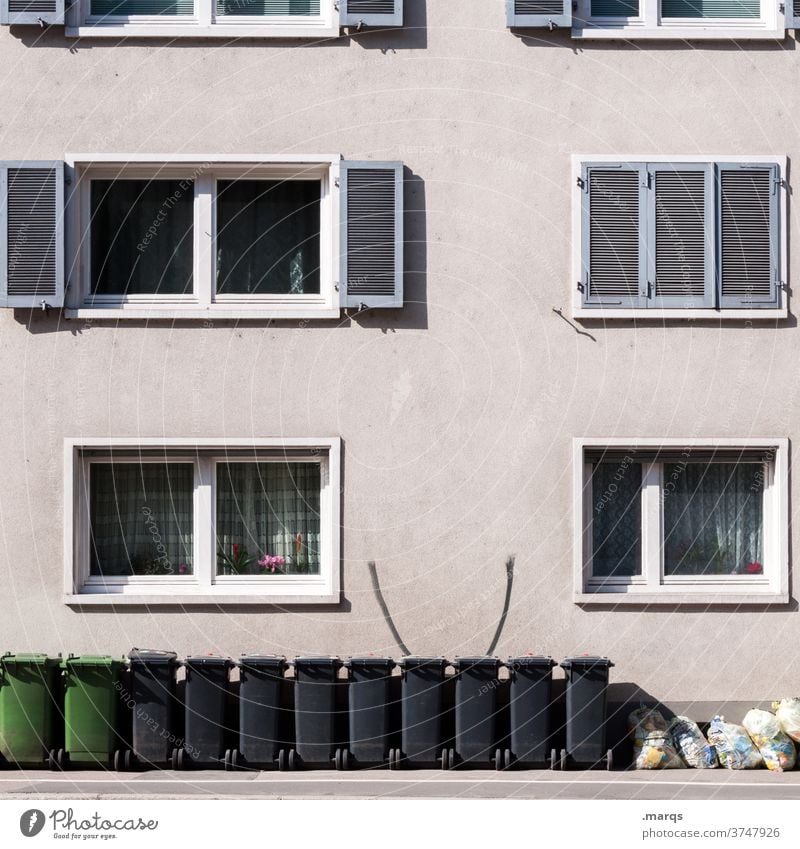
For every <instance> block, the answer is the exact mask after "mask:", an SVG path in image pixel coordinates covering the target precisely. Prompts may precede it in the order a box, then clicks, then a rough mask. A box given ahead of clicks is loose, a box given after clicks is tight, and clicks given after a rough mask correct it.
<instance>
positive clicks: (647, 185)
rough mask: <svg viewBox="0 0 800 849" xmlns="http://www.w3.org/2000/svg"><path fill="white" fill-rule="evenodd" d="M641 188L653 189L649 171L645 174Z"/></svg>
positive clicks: (651, 176)
mask: <svg viewBox="0 0 800 849" xmlns="http://www.w3.org/2000/svg"><path fill="white" fill-rule="evenodd" d="M642 186H643V187H644V188H645V189H652V188H653V175H652V174H651V173H650V172H649V171H647V172H646V173H645V177H644V182H643V183H642Z"/></svg>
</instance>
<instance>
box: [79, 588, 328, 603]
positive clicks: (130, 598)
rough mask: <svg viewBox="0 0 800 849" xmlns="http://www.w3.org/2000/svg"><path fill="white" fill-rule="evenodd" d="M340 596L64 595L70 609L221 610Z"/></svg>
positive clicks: (325, 592) (294, 592)
mask: <svg viewBox="0 0 800 849" xmlns="http://www.w3.org/2000/svg"><path fill="white" fill-rule="evenodd" d="M340 601H341V598H340V596H339V593H336V592H329V591H328V590H327V589H324V590H321V591H319V592H318V593H316V592H315V594H314V595H305V594H302V593H301V594H298V593H297V588H296V587H295V588H294V589H293V590H292V594H288V593H287V594H286V595H281V594H280V593H264V592H252V593H248V592H243V591H242V589H241V587H238V588H236V589H235V591H234V589H233V588H232V589H231V591H230V592H204V593H201V592H196V593H192V592H176V593H159V592H137V593H134V592H126V593H120V592H102V593H92V592H84V593H76V594H65V595H64V604H65V605H67V606H68V607H120V606H125V607H131V606H138V607H154V606H164V605H172V606H180V607H189V606H206V607H208V606H222V605H272V606H275V605H277V606H280V607H283V606H285V605H289V604H292V605H294V604H339V602H340Z"/></svg>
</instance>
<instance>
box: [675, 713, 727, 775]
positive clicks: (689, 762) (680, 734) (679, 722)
mask: <svg viewBox="0 0 800 849" xmlns="http://www.w3.org/2000/svg"><path fill="white" fill-rule="evenodd" d="M669 732H670V734H671V735H672V742H673V743H674V745H675V748H676V749H677V751H678V754H679V755H680V756H681V757H682V758H683V760H684V761H685V762H686V766H690V767H692V769H714V768H715V767H717V766H719V762H718V761H717V750H716V749H715V748H714V747H713V746H712V745H711V744H710V743H709V742H708V740H706V737H705V734H703V732H702V731H701V730H700V726H699V725H698V724H697V723H696V722H694V721H693V720H691V719H689V717H688V716H675V717H673V718H672V720H671V721H670V723H669Z"/></svg>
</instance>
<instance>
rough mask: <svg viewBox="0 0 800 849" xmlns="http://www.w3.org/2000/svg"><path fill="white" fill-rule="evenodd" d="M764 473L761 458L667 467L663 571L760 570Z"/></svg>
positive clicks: (713, 572)
mask: <svg viewBox="0 0 800 849" xmlns="http://www.w3.org/2000/svg"><path fill="white" fill-rule="evenodd" d="M763 475H764V467H763V465H762V464H761V463H688V464H685V465H683V464H669V465H666V466H665V467H664V482H665V488H664V494H663V502H664V574H665V575H731V574H742V573H747V572H748V571H751V572H752V571H754V570H755V573H756V574H760V571H759V570H758V567H761V569H762V570H763V565H762V564H763V535H764V528H763V523H764V517H763ZM752 564H756V566H753V565H752Z"/></svg>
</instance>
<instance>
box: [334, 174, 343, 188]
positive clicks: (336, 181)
mask: <svg viewBox="0 0 800 849" xmlns="http://www.w3.org/2000/svg"><path fill="white" fill-rule="evenodd" d="M333 184H334V186H336V188H337V189H338V188H339V186H340V185H341V178H340V177H337V178H336V179H335V180H334V181H333Z"/></svg>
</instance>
